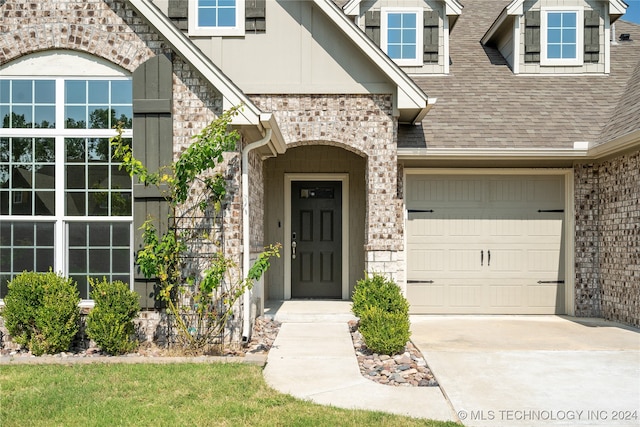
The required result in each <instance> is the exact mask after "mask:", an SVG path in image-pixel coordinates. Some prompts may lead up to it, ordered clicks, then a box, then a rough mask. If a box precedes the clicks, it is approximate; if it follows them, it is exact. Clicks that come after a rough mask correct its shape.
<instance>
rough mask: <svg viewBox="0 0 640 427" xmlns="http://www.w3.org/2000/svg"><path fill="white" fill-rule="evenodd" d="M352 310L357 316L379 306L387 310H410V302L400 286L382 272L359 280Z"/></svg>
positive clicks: (354, 292) (405, 311)
mask: <svg viewBox="0 0 640 427" xmlns="http://www.w3.org/2000/svg"><path fill="white" fill-rule="evenodd" d="M352 301H353V305H352V308H351V311H353V314H355V315H356V316H357V317H360V318H361V317H362V313H364V312H365V311H367V310H368V309H369V308H371V307H378V308H381V309H382V310H384V311H387V312H404V313H408V312H409V303H408V302H407V300H406V299H405V298H404V296H403V295H402V293H401V292H400V288H398V285H396V284H395V283H394V282H393V281H392V280H390V279H388V278H386V277H385V276H382V275H380V274H374V275H373V276H372V277H370V276H368V275H367V276H366V277H365V278H364V279H362V280H360V281H358V283H357V284H356V287H355V289H354V290H353V296H352Z"/></svg>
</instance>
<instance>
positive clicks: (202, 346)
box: [111, 107, 280, 354]
mask: <svg viewBox="0 0 640 427" xmlns="http://www.w3.org/2000/svg"><path fill="white" fill-rule="evenodd" d="M239 108H240V107H234V108H231V109H229V110H227V111H226V112H225V113H223V114H222V115H220V117H218V118H217V119H215V120H213V121H212V122H211V123H210V124H209V125H207V126H206V127H205V128H204V129H203V130H202V131H201V132H200V133H199V134H197V135H196V136H194V137H193V142H192V143H191V145H190V146H189V147H188V148H187V149H186V150H185V151H184V152H182V154H180V156H179V158H178V159H177V160H176V161H174V162H173V163H172V164H171V165H168V166H165V167H162V168H160V169H159V170H158V171H157V172H150V171H149V170H148V169H147V167H146V166H145V165H144V164H143V163H142V162H141V161H140V160H138V159H136V158H135V157H134V156H133V152H132V149H131V146H130V144H129V143H128V140H125V139H124V138H123V137H122V128H121V127H118V128H117V135H116V136H115V137H114V138H112V140H111V144H112V146H113V149H114V158H115V159H116V160H118V161H119V162H120V167H121V168H123V169H125V170H126V171H127V172H128V173H129V174H130V175H131V176H132V177H134V176H135V177H137V178H138V180H139V181H140V182H141V183H144V184H145V185H154V186H157V187H158V188H159V189H160V191H161V193H162V194H163V196H164V197H165V199H166V200H167V202H168V203H169V206H170V213H169V223H170V224H171V226H170V227H169V229H168V230H167V231H166V232H162V233H161V232H160V231H159V230H158V229H157V228H156V226H155V225H154V222H155V221H156V220H157V218H148V219H147V221H145V222H144V224H143V225H142V227H141V229H142V237H143V239H142V240H143V244H144V246H143V247H142V249H141V250H140V251H138V254H137V256H136V262H137V264H138V266H139V268H140V271H141V273H142V274H143V275H144V276H145V277H146V278H156V280H157V281H158V285H159V291H158V293H157V297H158V298H159V299H160V300H161V301H163V302H164V303H165V304H166V307H167V311H168V313H169V314H170V315H171V317H172V319H173V321H174V324H175V331H176V344H177V345H178V346H180V348H181V349H182V350H183V351H184V352H186V353H189V354H199V353H203V352H205V351H208V350H210V349H211V347H212V345H215V344H222V343H223V340H224V333H225V330H227V326H228V323H229V320H230V319H231V318H232V317H233V315H234V307H235V306H236V304H237V302H238V300H239V298H240V297H241V296H242V295H243V294H244V292H246V291H248V290H250V289H251V288H252V287H253V285H254V283H255V282H256V281H257V280H259V279H260V278H261V277H262V275H263V274H264V273H265V272H266V271H267V269H268V268H269V266H270V260H271V258H273V257H279V256H280V253H279V250H280V245H271V246H269V247H267V248H265V250H264V251H263V252H262V253H261V254H259V256H258V257H257V259H256V261H255V262H254V263H253V265H252V267H251V268H250V269H249V271H248V272H245V274H246V276H245V277H244V278H243V277H241V276H240V275H239V269H238V266H237V265H236V263H235V262H234V261H233V260H232V259H230V258H229V257H228V256H226V255H225V254H224V248H223V247H222V244H221V241H220V240H221V238H220V233H216V231H215V229H214V230H212V221H213V222H215V221H216V219H217V221H218V226H220V224H219V222H220V219H219V214H220V213H221V211H222V210H223V204H224V200H225V196H226V195H227V189H226V180H225V178H224V176H223V175H222V174H221V173H220V172H214V171H216V170H219V169H220V168H219V167H220V165H223V163H224V153H225V152H232V151H234V150H235V149H236V145H237V142H238V141H239V139H240V136H239V134H238V132H237V131H235V130H229V125H230V123H231V120H232V118H233V117H234V116H235V115H236V114H238V111H239ZM213 225H214V224H213ZM213 228H215V227H213ZM203 246H208V247H214V248H215V251H214V252H212V253H207V254H205V256H204V257H205V258H206V265H205V266H204V267H202V266H196V267H194V265H193V262H192V261H189V260H193V259H195V258H197V259H202V258H203V255H202V254H198V251H199V250H202V248H203ZM247 255H248V254H247ZM198 267H201V268H198Z"/></svg>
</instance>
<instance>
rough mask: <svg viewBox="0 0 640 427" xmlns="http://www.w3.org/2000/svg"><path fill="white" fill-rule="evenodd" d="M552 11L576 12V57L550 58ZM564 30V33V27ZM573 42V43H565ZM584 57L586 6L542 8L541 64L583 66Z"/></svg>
mask: <svg viewBox="0 0 640 427" xmlns="http://www.w3.org/2000/svg"><path fill="white" fill-rule="evenodd" d="M551 13H563V14H566V13H575V15H576V24H575V25H576V27H575V36H576V37H575V41H574V42H575V46H576V57H575V58H549V46H548V43H549V41H548V38H547V37H548V25H549V14H551ZM561 28H562V32H563V33H564V31H565V30H564V27H561ZM563 44H573V43H563ZM583 58H584V7H582V6H553V7H543V8H542V9H541V10H540V65H541V66H559V65H560V66H581V65H583Z"/></svg>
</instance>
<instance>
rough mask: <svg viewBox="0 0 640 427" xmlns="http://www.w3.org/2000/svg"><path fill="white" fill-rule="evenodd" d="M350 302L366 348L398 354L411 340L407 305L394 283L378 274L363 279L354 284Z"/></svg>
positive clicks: (376, 351) (382, 352) (383, 352)
mask: <svg viewBox="0 0 640 427" xmlns="http://www.w3.org/2000/svg"><path fill="white" fill-rule="evenodd" d="M352 299H353V306H352V311H353V313H354V314H355V315H356V316H358V317H359V318H360V326H359V330H360V333H361V334H362V338H363V339H364V342H365V344H366V345H367V347H368V348H369V349H370V350H371V351H373V352H375V353H381V354H395V353H398V352H400V351H402V350H403V349H404V347H405V345H406V344H407V341H409V337H410V336H411V332H410V329H409V328H410V323H409V303H408V302H407V299H406V298H405V297H404V295H402V292H400V288H399V287H398V286H397V285H396V284H395V282H393V280H390V279H388V278H386V277H384V276H382V275H379V274H374V275H373V277H369V276H367V277H365V278H364V279H362V280H360V281H359V282H358V283H357V284H356V287H355V289H354V291H353V298H352Z"/></svg>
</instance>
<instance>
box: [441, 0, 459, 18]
mask: <svg viewBox="0 0 640 427" xmlns="http://www.w3.org/2000/svg"><path fill="white" fill-rule="evenodd" d="M444 3H445V6H446V7H445V15H447V16H449V15H460V14H461V13H462V8H463V7H464V6H463V5H462V4H460V2H458V1H457V0H444Z"/></svg>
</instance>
